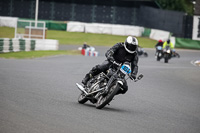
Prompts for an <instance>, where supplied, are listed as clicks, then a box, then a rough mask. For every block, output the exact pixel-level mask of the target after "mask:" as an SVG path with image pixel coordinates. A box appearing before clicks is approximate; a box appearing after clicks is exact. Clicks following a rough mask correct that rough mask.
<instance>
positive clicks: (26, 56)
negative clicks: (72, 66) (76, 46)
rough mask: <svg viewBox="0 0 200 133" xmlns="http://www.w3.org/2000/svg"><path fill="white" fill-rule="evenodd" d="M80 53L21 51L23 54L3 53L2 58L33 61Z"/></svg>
mask: <svg viewBox="0 0 200 133" xmlns="http://www.w3.org/2000/svg"><path fill="white" fill-rule="evenodd" d="M78 54H80V51H78V50H71V51H64V50H59V51H58V50H57V51H51V50H49V51H29V52H25V51H21V52H10V53H1V54H0V58H6V59H32V58H39V57H46V56H54V55H78Z"/></svg>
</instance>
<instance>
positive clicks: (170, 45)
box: [163, 39, 174, 50]
mask: <svg viewBox="0 0 200 133" xmlns="http://www.w3.org/2000/svg"><path fill="white" fill-rule="evenodd" d="M166 46H169V47H170V49H172V50H173V49H174V45H173V44H172V43H171V41H170V39H168V40H167V41H165V42H164V44H163V49H164V48H165V47H166Z"/></svg>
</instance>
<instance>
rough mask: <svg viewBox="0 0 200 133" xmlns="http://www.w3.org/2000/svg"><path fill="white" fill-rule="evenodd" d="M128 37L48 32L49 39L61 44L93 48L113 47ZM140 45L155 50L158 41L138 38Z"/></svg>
mask: <svg viewBox="0 0 200 133" xmlns="http://www.w3.org/2000/svg"><path fill="white" fill-rule="evenodd" d="M126 37H127V36H117V35H108V34H91V33H79V32H66V31H56V30H48V31H47V38H48V39H56V40H59V43H60V44H75V45H76V44H83V43H84V42H87V44H88V45H91V46H113V45H114V44H116V43H117V42H123V41H125V39H126ZM137 38H138V41H139V45H140V46H142V47H146V48H153V47H154V46H155V44H156V42H157V41H155V40H151V39H149V38H145V37H137Z"/></svg>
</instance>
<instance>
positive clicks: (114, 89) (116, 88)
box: [96, 82, 120, 109]
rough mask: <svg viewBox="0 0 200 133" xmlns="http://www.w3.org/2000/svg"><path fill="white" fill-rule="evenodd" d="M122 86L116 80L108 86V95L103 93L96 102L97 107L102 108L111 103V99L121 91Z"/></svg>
mask: <svg viewBox="0 0 200 133" xmlns="http://www.w3.org/2000/svg"><path fill="white" fill-rule="evenodd" d="M119 89H120V87H119V85H118V84H117V82H114V83H113V84H112V85H111V86H110V88H108V90H109V91H108V93H107V95H106V96H104V95H101V96H100V97H99V99H98V101H97V103H96V108H97V109H102V108H103V107H104V106H106V105H107V104H109V103H110V101H111V100H112V99H113V97H114V96H115V95H116V93H117V92H118V91H119Z"/></svg>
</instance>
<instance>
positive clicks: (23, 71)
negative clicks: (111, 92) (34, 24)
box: [0, 47, 200, 133]
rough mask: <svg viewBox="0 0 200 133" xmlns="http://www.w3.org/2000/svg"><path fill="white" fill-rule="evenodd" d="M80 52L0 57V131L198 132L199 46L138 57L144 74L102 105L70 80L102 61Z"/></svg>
mask: <svg viewBox="0 0 200 133" xmlns="http://www.w3.org/2000/svg"><path fill="white" fill-rule="evenodd" d="M107 49H108V47H98V48H97V51H98V50H99V52H100V55H99V57H85V56H81V55H76V56H70V55H63V56H52V57H45V58H37V59H0V133H199V132H200V67H198V66H195V65H194V64H193V62H194V61H195V60H199V59H200V51H197V50H177V52H178V53H179V54H180V56H181V58H180V59H178V58H173V59H171V60H169V63H167V64H166V63H164V60H163V59H162V60H161V61H160V62H157V61H156V59H155V58H154V52H155V50H154V49H146V51H147V52H148V54H149V57H147V58H145V57H140V59H139V73H142V74H144V78H143V79H142V80H141V81H138V82H132V81H130V80H129V81H128V85H129V90H128V92H127V93H126V94H125V95H119V96H116V97H115V99H114V100H113V101H112V102H111V103H110V105H108V106H106V107H105V108H103V109H102V110H98V109H96V108H95V105H93V104H91V103H89V102H88V103H86V104H84V105H82V104H79V103H78V102H77V97H78V95H79V94H80V91H79V90H78V89H77V88H76V86H75V83H76V82H79V83H80V82H81V80H82V78H83V77H84V76H85V74H86V73H87V72H88V71H89V70H90V69H91V68H92V67H93V66H94V65H96V64H99V63H102V62H103V61H104V60H105V57H104V53H105V51H106V50H107Z"/></svg>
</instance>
